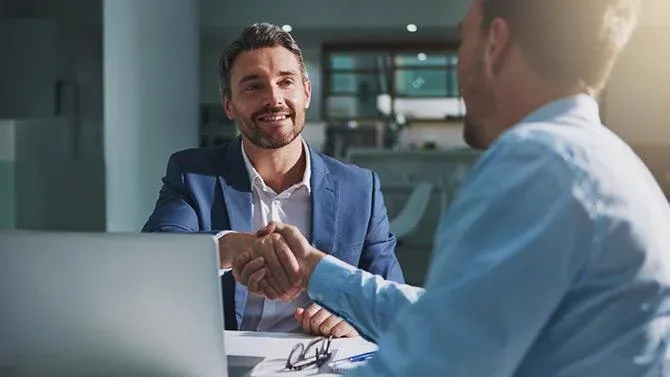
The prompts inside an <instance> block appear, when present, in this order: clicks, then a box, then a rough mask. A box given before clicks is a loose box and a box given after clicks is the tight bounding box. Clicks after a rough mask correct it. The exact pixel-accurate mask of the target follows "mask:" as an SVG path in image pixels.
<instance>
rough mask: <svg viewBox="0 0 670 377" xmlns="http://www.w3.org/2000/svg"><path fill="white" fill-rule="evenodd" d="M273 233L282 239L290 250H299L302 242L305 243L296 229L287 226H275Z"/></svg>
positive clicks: (279, 224)
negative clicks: (279, 235)
mask: <svg viewBox="0 0 670 377" xmlns="http://www.w3.org/2000/svg"><path fill="white" fill-rule="evenodd" d="M275 232H276V233H279V234H281V236H282V237H284V239H285V240H286V243H288V245H289V247H290V248H291V249H294V248H299V247H301V246H303V241H304V242H306V241H307V240H306V239H305V237H304V236H303V235H302V233H300V230H298V228H296V227H294V226H292V225H289V224H281V223H278V224H276V226H275Z"/></svg>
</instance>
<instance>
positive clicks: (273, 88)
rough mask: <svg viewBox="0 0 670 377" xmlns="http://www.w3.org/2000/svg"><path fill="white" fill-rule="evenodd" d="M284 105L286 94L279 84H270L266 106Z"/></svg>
mask: <svg viewBox="0 0 670 377" xmlns="http://www.w3.org/2000/svg"><path fill="white" fill-rule="evenodd" d="M282 105H284V95H283V92H282V90H281V88H279V87H278V86H277V85H270V86H269V87H268V90H267V92H266V96H265V106H268V107H277V106H282Z"/></svg>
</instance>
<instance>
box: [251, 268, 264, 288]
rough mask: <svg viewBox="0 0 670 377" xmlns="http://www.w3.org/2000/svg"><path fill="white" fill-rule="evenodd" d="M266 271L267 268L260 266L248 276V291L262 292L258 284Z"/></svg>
mask: <svg viewBox="0 0 670 377" xmlns="http://www.w3.org/2000/svg"><path fill="white" fill-rule="evenodd" d="M266 273H267V270H266V269H265V268H261V269H260V270H257V271H256V272H254V273H253V274H251V275H250V276H249V279H248V284H247V289H248V290H249V291H250V292H254V293H258V294H261V293H263V292H262V291H261V290H260V289H259V288H258V284H259V283H260V282H261V280H263V277H264V276H265V274H266Z"/></svg>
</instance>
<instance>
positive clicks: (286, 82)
mask: <svg viewBox="0 0 670 377" xmlns="http://www.w3.org/2000/svg"><path fill="white" fill-rule="evenodd" d="M294 83H295V80H293V79H284V80H282V81H280V82H279V86H282V87H288V86H292V85H293V84H294Z"/></svg>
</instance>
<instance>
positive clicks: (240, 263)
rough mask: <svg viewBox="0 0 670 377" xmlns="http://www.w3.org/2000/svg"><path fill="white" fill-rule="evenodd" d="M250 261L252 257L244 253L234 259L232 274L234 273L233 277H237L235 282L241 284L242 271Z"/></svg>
mask: <svg viewBox="0 0 670 377" xmlns="http://www.w3.org/2000/svg"><path fill="white" fill-rule="evenodd" d="M249 259H251V255H249V253H242V254H241V255H239V256H237V257H236V258H235V259H233V263H232V266H231V267H232V272H233V277H235V280H237V281H239V282H241V281H242V279H241V273H242V270H243V269H244V266H245V265H246V264H247V263H248V262H249Z"/></svg>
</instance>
